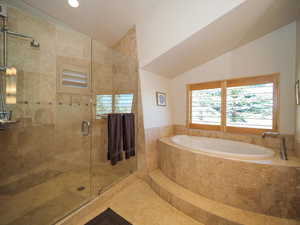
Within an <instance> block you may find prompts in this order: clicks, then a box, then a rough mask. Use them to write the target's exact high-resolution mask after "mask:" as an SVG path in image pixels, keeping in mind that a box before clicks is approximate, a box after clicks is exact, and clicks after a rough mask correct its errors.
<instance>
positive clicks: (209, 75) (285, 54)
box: [171, 22, 296, 134]
mask: <svg viewBox="0 0 300 225" xmlns="http://www.w3.org/2000/svg"><path fill="white" fill-rule="evenodd" d="M295 68H296V23H295V22H294V23H292V24H289V25H287V26H285V27H282V28H280V29H279V30H276V31H274V32H272V33H270V34H268V35H266V36H264V37H262V38H260V39H258V40H255V41H253V42H251V43H249V44H247V45H244V46H242V47H240V48H238V49H235V50H233V51H231V52H228V53H226V54H225V55H222V56H220V57H218V58H216V59H214V60H212V61H210V62H208V63H206V64H204V65H201V66H199V67H196V68H194V69H193V70H191V71H188V72H186V73H184V74H182V75H180V76H178V77H176V78H174V79H173V80H172V93H171V94H172V99H173V102H174V103H175V102H176V103H175V104H174V105H173V106H172V111H173V119H174V124H185V121H186V89H185V88H186V84H189V83H196V82H206V81H213V80H223V79H228V78H234V77H244V76H255V75H263V74H271V73H275V72H280V74H281V75H280V123H279V129H280V131H281V132H282V133H288V134H293V133H295V122H296V121H295V95H294V84H295ZM175 100H176V101H175Z"/></svg>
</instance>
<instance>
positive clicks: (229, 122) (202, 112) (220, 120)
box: [188, 74, 279, 133]
mask: <svg viewBox="0 0 300 225" xmlns="http://www.w3.org/2000/svg"><path fill="white" fill-rule="evenodd" d="M278 95H279V94H278V75H277V74H273V75H266V76H259V77H250V78H241V79H233V80H224V81H217V82H209V83H202V84H191V85H188V100H189V114H188V127H190V128H199V129H211V130H223V131H232V132H234V131H236V132H249V133H260V132H264V131H276V130H277V120H278V112H277V110H278V97H279V96H278Z"/></svg>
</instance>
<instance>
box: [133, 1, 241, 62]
mask: <svg viewBox="0 0 300 225" xmlns="http://www.w3.org/2000/svg"><path fill="white" fill-rule="evenodd" d="M244 1H245V0H222V1H221V3H220V1H219V0H201V1H199V0H188V1H183V0H164V1H160V2H159V3H158V4H157V5H156V8H155V9H154V10H153V12H152V13H151V15H147V18H146V19H145V21H142V22H141V23H139V24H137V37H138V48H139V49H138V51H139V60H140V64H141V66H142V67H143V66H144V65H146V64H148V63H149V62H151V61H152V60H153V59H154V58H156V57H157V56H160V55H161V54H163V53H165V52H166V51H168V50H169V49H170V48H172V47H174V46H176V45H177V44H178V43H180V42H181V41H183V40H185V39H186V38H188V37H190V36H191V35H192V34H193V33H195V32H196V31H198V30H200V29H202V28H203V27H205V26H207V25H208V24H210V23H211V22H213V21H215V20H216V19H218V18H220V17H221V16H223V15H225V14H226V13H227V12H229V11H230V10H231V9H233V8H234V7H237V6H238V5H240V4H241V3H242V2H244Z"/></svg>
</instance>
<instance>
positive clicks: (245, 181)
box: [158, 135, 300, 219]
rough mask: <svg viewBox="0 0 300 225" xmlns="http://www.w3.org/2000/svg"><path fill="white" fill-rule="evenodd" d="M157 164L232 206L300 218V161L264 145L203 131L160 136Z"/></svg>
mask: <svg viewBox="0 0 300 225" xmlns="http://www.w3.org/2000/svg"><path fill="white" fill-rule="evenodd" d="M158 150H159V151H158V152H159V168H160V169H161V171H162V172H163V173H164V174H165V175H166V176H167V177H168V178H170V179H171V180H173V181H174V182H176V183H177V184H179V185H181V186H183V187H185V188H186V189H188V190H190V191H192V192H194V193H197V194H200V195H202V196H204V197H207V198H209V199H212V200H215V201H218V202H222V203H224V204H228V205H231V206H233V207H237V208H241V209H245V210H249V211H253V212H257V213H263V214H267V215H272V216H277V217H285V218H294V219H299V218H300V162H299V161H298V159H294V158H291V157H290V160H289V161H283V160H280V159H278V156H277V155H275V156H274V151H273V150H271V149H268V148H264V147H260V146H256V145H252V144H247V143H243V142H237V141H229V140H223V139H215V138H207V137H191V136H181V135H180V136H174V137H166V138H162V139H160V140H159V141H158Z"/></svg>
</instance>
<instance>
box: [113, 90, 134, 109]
mask: <svg viewBox="0 0 300 225" xmlns="http://www.w3.org/2000/svg"><path fill="white" fill-rule="evenodd" d="M132 103H133V94H120V95H115V112H116V113H131V110H132Z"/></svg>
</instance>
